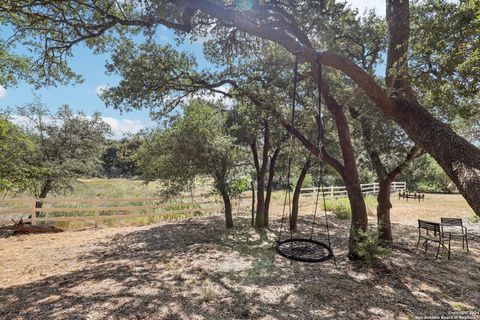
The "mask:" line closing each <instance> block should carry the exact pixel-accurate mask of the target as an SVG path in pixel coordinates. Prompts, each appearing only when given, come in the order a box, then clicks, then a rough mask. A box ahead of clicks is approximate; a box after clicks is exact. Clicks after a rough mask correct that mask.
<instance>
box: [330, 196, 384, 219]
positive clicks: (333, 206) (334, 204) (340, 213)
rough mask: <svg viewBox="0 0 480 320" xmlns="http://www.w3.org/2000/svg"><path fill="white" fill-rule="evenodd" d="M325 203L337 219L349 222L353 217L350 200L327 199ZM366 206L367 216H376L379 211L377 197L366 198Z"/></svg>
mask: <svg viewBox="0 0 480 320" xmlns="http://www.w3.org/2000/svg"><path fill="white" fill-rule="evenodd" d="M325 203H326V209H327V211H331V212H333V213H334V214H335V216H336V217H337V218H339V219H344V220H347V219H350V218H351V217H352V209H351V208H350V202H349V201H348V198H334V199H326V200H325ZM365 205H366V206H367V214H368V215H370V216H373V215H375V213H376V210H377V209H376V208H377V199H376V198H375V196H372V195H368V196H366V197H365Z"/></svg>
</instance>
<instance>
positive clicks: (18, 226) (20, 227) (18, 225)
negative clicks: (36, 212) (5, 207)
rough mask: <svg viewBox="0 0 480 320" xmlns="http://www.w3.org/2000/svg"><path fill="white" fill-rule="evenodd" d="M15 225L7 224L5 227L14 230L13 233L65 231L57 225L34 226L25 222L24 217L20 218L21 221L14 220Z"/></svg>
mask: <svg viewBox="0 0 480 320" xmlns="http://www.w3.org/2000/svg"><path fill="white" fill-rule="evenodd" d="M12 221H13V223H14V224H13V226H7V227H4V229H7V230H12V231H13V234H14V235H16V234H30V233H57V232H63V230H62V229H59V228H57V227H52V226H32V225H29V224H25V223H23V219H20V221H18V222H16V221H15V220H13V219H12Z"/></svg>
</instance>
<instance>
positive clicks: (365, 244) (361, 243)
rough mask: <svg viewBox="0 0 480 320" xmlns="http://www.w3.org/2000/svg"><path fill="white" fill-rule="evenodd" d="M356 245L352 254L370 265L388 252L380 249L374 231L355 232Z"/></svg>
mask: <svg viewBox="0 0 480 320" xmlns="http://www.w3.org/2000/svg"><path fill="white" fill-rule="evenodd" d="M355 238H356V241H357V243H356V245H355V247H354V249H353V250H354V252H355V253H356V254H357V255H358V256H359V257H360V258H361V259H362V260H365V261H367V262H368V263H371V262H373V261H375V260H377V259H378V258H379V257H381V256H385V255H387V254H388V253H389V250H388V249H386V248H384V247H382V246H381V245H380V244H381V241H380V240H379V239H378V232H377V231H376V230H375V229H368V230H367V231H357V236H356V237H355Z"/></svg>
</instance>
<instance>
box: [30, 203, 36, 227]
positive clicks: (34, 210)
mask: <svg viewBox="0 0 480 320" xmlns="http://www.w3.org/2000/svg"><path fill="white" fill-rule="evenodd" d="M31 210H32V212H31V214H30V216H31V217H32V220H31V224H32V226H34V225H35V224H36V223H37V221H36V220H37V199H36V198H35V197H34V198H33V201H32V208H31Z"/></svg>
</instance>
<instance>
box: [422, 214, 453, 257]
mask: <svg viewBox="0 0 480 320" xmlns="http://www.w3.org/2000/svg"><path fill="white" fill-rule="evenodd" d="M432 233H433V234H432ZM451 238H452V235H451V234H450V232H442V230H441V224H440V223H436V222H430V221H424V220H418V241H417V250H418V246H419V245H420V240H421V239H425V241H424V242H423V244H422V245H423V246H424V247H425V252H427V249H428V246H429V244H430V243H432V242H436V243H438V248H437V255H436V256H435V259H438V255H439V253H440V248H444V249H445V250H447V251H448V259H449V260H450V240H451ZM446 244H448V247H447V246H446Z"/></svg>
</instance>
